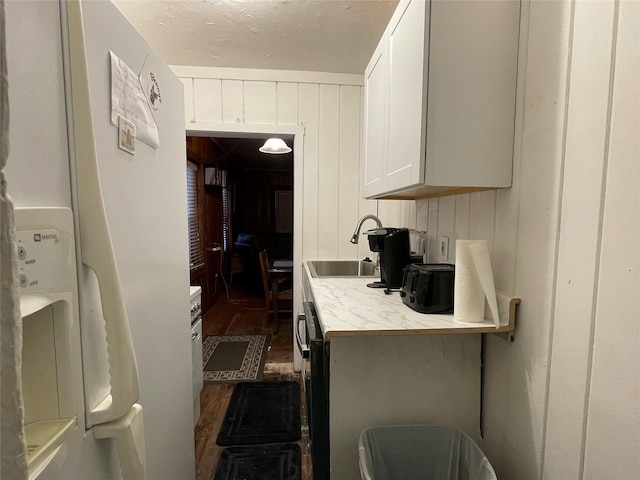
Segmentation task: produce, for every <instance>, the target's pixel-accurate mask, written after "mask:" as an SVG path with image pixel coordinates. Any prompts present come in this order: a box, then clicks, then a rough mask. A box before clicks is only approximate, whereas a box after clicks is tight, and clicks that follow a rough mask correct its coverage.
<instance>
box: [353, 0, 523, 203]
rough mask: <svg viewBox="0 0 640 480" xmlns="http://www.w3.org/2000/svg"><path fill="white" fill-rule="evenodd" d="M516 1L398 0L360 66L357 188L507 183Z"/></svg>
mask: <svg viewBox="0 0 640 480" xmlns="http://www.w3.org/2000/svg"><path fill="white" fill-rule="evenodd" d="M519 20H520V2H519V1H517V0H505V1H500V2H497V1H491V0H475V1H451V0H433V1H431V2H429V1H420V0H403V1H401V2H400V3H399V4H398V7H397V8H396V11H395V12H394V14H393V17H392V18H391V20H390V22H389V25H388V26H387V28H386V30H385V32H384V34H383V37H382V39H381V40H380V43H379V45H378V47H377V48H376V50H375V52H374V54H373V57H372V58H371V61H370V62H369V65H368V66H367V69H366V71H365V169H364V170H365V175H364V193H365V197H366V198H397V199H412V198H427V197H434V196H442V195H451V194H456V193H463V192H469V191H477V190H484V189H493V188H505V187H510V186H511V170H512V158H513V138H514V119H515V100H516V75H517V63H518V62H517V61H518V36H519V23H520V22H519Z"/></svg>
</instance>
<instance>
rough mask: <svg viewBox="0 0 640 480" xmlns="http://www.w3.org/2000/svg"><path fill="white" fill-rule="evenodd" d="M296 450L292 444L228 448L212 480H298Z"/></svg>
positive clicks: (299, 463)
mask: <svg viewBox="0 0 640 480" xmlns="http://www.w3.org/2000/svg"><path fill="white" fill-rule="evenodd" d="M301 478H302V473H301V456H300V447H299V446H298V445H296V444H295V443H284V444H278V445H272V444H265V445H252V446H244V447H228V448H225V449H224V450H223V451H222V453H221V454H220V461H219V462H218V468H217V469H216V474H215V476H214V478H213V480H300V479H301Z"/></svg>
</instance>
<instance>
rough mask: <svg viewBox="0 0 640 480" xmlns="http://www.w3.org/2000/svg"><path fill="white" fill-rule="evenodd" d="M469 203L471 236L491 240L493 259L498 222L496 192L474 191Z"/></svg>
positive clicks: (490, 248) (473, 238)
mask: <svg viewBox="0 0 640 480" xmlns="http://www.w3.org/2000/svg"><path fill="white" fill-rule="evenodd" d="M469 195H470V196H471V200H470V205H469V207H470V208H469V238H470V239H472V240H475V239H482V240H488V241H489V251H490V252H491V258H492V259H493V257H494V255H493V241H494V236H495V224H496V192H495V191H494V190H488V191H485V192H474V193H470V194H469Z"/></svg>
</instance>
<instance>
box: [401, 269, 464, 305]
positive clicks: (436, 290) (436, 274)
mask: <svg viewBox="0 0 640 480" xmlns="http://www.w3.org/2000/svg"><path fill="white" fill-rule="evenodd" d="M454 277H455V267H454V265H451V264H448V263H411V264H409V265H407V266H406V267H405V268H404V275H403V279H402V290H401V291H400V296H401V297H402V301H403V302H404V303H405V304H406V305H407V306H409V307H410V308H412V309H414V310H416V311H417V312H420V313H453V286H454Z"/></svg>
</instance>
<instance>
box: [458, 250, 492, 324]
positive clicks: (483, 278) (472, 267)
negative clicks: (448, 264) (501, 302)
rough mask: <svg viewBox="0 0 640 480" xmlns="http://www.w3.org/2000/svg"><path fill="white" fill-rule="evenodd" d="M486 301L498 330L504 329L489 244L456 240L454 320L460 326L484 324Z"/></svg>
mask: <svg viewBox="0 0 640 480" xmlns="http://www.w3.org/2000/svg"><path fill="white" fill-rule="evenodd" d="M485 298H486V300H487V302H488V303H489V309H490V311H491V316H492V317H493V321H494V323H495V325H496V328H497V327H499V326H500V316H499V315H498V303H497V301H496V290H495V283H494V281H493V271H492V269H491V258H490V256H489V243H488V242H487V241H486V240H456V275H455V291H454V297H453V319H454V320H455V321H457V322H473V323H478V322H482V321H483V320H484V301H485Z"/></svg>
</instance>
